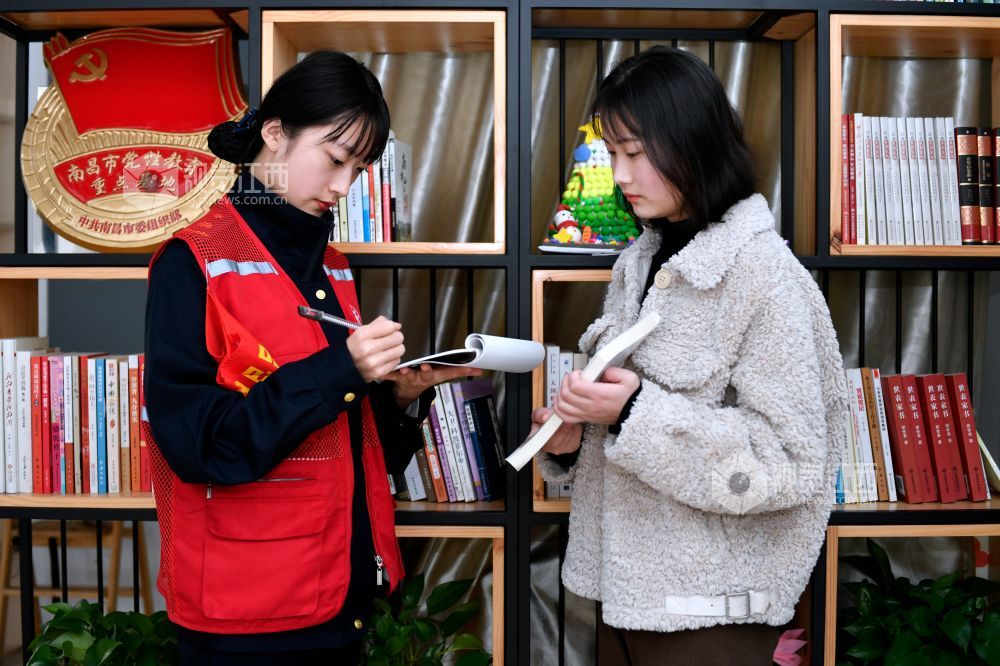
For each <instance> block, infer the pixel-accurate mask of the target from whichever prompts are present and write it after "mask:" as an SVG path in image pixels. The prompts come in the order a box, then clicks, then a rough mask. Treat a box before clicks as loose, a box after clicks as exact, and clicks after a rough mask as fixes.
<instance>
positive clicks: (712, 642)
mask: <svg viewBox="0 0 1000 666" xmlns="http://www.w3.org/2000/svg"><path fill="white" fill-rule="evenodd" d="M780 632H781V630H780V629H778V627H771V626H768V625H766V624H726V625H716V626H714V627H707V628H705V629H695V630H692V631H673V632H660V631H637V630H632V629H618V628H616V627H609V626H608V625H606V624H604V621H603V620H598V625H597V666H770V664H773V663H774V649H775V648H776V647H777V645H778V636H779V635H780Z"/></svg>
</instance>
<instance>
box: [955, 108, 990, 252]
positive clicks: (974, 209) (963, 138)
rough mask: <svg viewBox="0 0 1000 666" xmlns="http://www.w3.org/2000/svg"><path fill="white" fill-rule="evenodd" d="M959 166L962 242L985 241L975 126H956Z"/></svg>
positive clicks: (968, 243)
mask: <svg viewBox="0 0 1000 666" xmlns="http://www.w3.org/2000/svg"><path fill="white" fill-rule="evenodd" d="M955 149H956V150H957V151H958V153H957V166H958V207H959V216H960V219H961V221H962V243H963V244H964V245H975V244H978V243H982V242H983V236H982V226H981V221H980V218H979V140H978V138H977V130H976V128H975V127H956V128H955Z"/></svg>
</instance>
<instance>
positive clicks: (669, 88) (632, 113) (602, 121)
mask: <svg viewBox="0 0 1000 666" xmlns="http://www.w3.org/2000/svg"><path fill="white" fill-rule="evenodd" d="M591 119H592V120H591V122H593V123H594V124H595V129H600V130H601V131H602V132H603V136H605V137H607V138H610V139H611V140H612V141H616V139H620V138H624V137H625V136H627V135H631V136H632V137H634V138H636V139H638V140H639V141H641V142H642V145H643V150H645V151H646V154H647V155H648V157H649V159H650V161H651V162H652V164H653V166H654V167H656V169H657V170H658V171H659V172H660V174H661V175H662V176H663V177H664V178H665V179H666V180H667V181H668V182H669V183H670V184H672V185H673V186H674V187H675V188H676V189H677V192H678V193H679V194H680V195H681V197H683V199H684V203H685V204H686V206H687V210H688V212H689V213H690V219H691V220H692V222H694V223H695V225H696V226H698V227H700V228H704V227H705V226H707V225H708V223H709V222H717V221H719V220H720V219H721V218H722V214H723V213H725V212H726V210H728V209H729V208H730V207H731V206H732V205H733V204H735V203H736V202H738V201H740V200H741V199H745V198H747V197H749V196H750V195H751V194H753V193H754V191H755V188H754V180H755V166H754V158H753V153H752V152H751V150H750V148H749V146H748V145H747V143H746V140H745V139H744V138H743V125H742V123H741V122H740V117H739V113H737V111H736V109H734V108H733V105H732V104H731V103H730V101H729V98H728V97H727V96H726V91H725V89H724V88H723V87H722V83H721V82H720V81H719V79H718V77H717V76H716V75H715V72H713V71H712V69H711V68H710V67H709V66H708V65H707V64H706V63H705V62H704V61H703V60H701V59H700V58H698V57H697V56H695V55H692V54H690V53H688V52H687V51H682V50H680V49H674V48H668V47H663V46H654V47H653V48H651V49H648V50H646V51H642V52H641V53H637V54H636V55H634V56H632V57H630V58H628V59H627V60H624V61H622V62H621V63H620V64H619V65H618V66H617V67H615V68H614V69H613V70H612V71H611V73H610V74H608V75H607V76H606V77H605V78H604V80H603V81H602V82H601V85H600V86H599V87H598V90H597V99H596V100H594V105H593V107H592V109H591ZM616 142H617V141H616ZM622 201H623V202H624V203H625V205H626V206H627V208H628V210H629V212H632V210H631V206H629V205H628V202H627V201H625V200H624V198H622Z"/></svg>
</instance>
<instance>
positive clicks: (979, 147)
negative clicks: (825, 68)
mask: <svg viewBox="0 0 1000 666" xmlns="http://www.w3.org/2000/svg"><path fill="white" fill-rule="evenodd" d="M970 131H972V132H973V133H974V134H976V135H977V137H978V139H981V140H979V141H977V143H976V144H975V145H976V148H975V150H973V152H972V154H971V155H974V156H975V158H973V159H972V161H971V162H970V161H969V158H968V157H967V158H966V159H965V160H963V161H960V160H959V156H960V154H962V153H961V151H959V150H957V148H956V134H958V133H959V132H961V134H960V136H966V135H967V134H968V133H969V132H970ZM995 136H996V132H995V131H994V130H991V129H990V128H980V129H978V130H977V129H976V128H956V127H955V122H954V119H953V118H892V117H877V116H876V117H872V116H864V115H862V114H860V113H854V114H844V115H843V116H841V125H840V138H841V174H840V177H841V183H840V190H841V211H840V213H841V225H840V228H841V242H842V243H844V244H845V245H962V244H978V243H995V242H996V238H997V234H996V214H995V209H994V207H995V203H996V201H997V194H996V192H995V188H996V183H995V180H994V177H993V173H994V169H995V164H996V156H995V153H996V146H997V142H996V140H995ZM966 155H967V156H968V155H969V154H968V153H966ZM971 166H975V167H976V168H975V169H974V170H973V169H971ZM970 178H974V179H975V187H974V188H973V187H972V185H973V183H972V182H971V181H970ZM973 194H974V195H975V196H974V201H975V203H974V205H975V207H976V209H975V211H973V210H972V208H970V206H972V205H973V203H972V201H973ZM981 202H982V203H981ZM973 215H974V217H975V220H973Z"/></svg>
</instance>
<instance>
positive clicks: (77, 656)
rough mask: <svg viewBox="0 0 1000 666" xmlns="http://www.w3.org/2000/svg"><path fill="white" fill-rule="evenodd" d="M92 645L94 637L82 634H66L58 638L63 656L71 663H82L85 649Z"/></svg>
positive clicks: (85, 653) (85, 652)
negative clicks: (70, 660)
mask: <svg viewBox="0 0 1000 666" xmlns="http://www.w3.org/2000/svg"><path fill="white" fill-rule="evenodd" d="M93 643H94V637H93V636H91V635H90V634H87V633H83V632H67V633H64V634H63V635H61V636H60V637H59V638H58V645H59V647H60V648H62V651H63V654H65V655H66V656H67V657H69V658H70V659H72V660H73V661H78V662H83V659H84V657H85V656H86V655H87V649H88V648H90V646H91V645H93Z"/></svg>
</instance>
